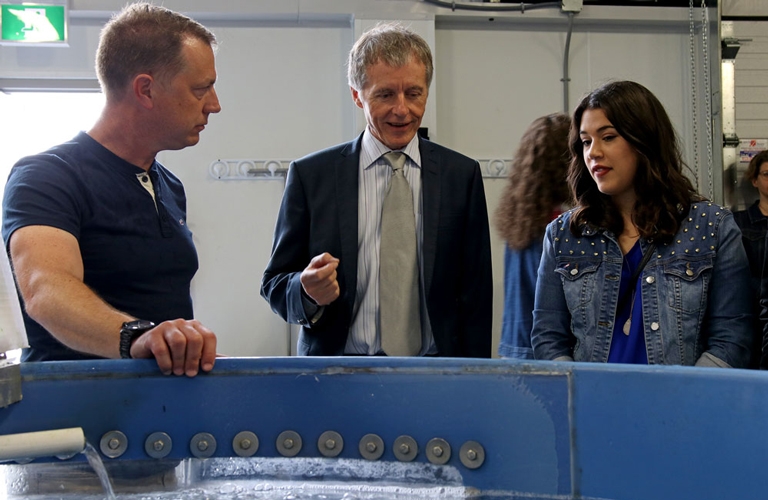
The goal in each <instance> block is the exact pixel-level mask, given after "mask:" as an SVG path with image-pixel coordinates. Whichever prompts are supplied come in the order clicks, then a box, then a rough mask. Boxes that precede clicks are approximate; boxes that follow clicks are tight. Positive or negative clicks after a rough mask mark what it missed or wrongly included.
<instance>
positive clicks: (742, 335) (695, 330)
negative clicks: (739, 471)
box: [532, 81, 752, 367]
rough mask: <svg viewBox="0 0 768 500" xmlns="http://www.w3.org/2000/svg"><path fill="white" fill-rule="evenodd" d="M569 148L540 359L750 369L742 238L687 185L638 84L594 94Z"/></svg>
mask: <svg viewBox="0 0 768 500" xmlns="http://www.w3.org/2000/svg"><path fill="white" fill-rule="evenodd" d="M570 148H571V154H572V160H571V165H570V168H569V172H568V183H569V185H570V188H571V193H572V196H573V200H574V203H575V207H574V208H573V209H572V210H570V211H568V212H566V213H565V214H563V215H561V216H560V217H558V218H557V219H555V220H554V221H552V222H551V223H550V224H549V225H548V226H547V230H546V234H545V237H544V250H543V253H542V258H541V265H540V266H539V274H538V281H537V285H536V297H535V305H534V312H533V333H532V344H533V349H534V355H535V357H536V359H544V360H555V361H570V360H575V361H594V362H615V363H638V364H645V363H648V364H677V365H697V366H711V367H715V366H717V367H745V366H747V364H748V362H749V357H750V346H751V343H752V333H751V322H752V317H751V299H750V296H749V294H750V287H749V263H748V261H747V256H746V253H745V252H744V247H743V245H742V244H741V233H740V232H739V228H738V227H737V226H736V223H735V221H734V220H733V215H732V214H731V212H729V211H728V210H726V209H724V208H723V207H720V206H718V205H715V204H713V203H711V202H709V201H706V200H704V199H703V198H702V197H701V196H700V195H699V194H697V193H696V191H695V190H694V188H693V186H692V185H691V182H690V181H689V180H688V178H687V177H686V176H685V175H684V174H683V165H684V164H683V161H682V158H681V154H680V148H679V144H678V140H677V136H676V134H675V130H674V128H673V126H672V123H671V122H670V120H669V116H668V115H667V113H666V111H665V110H664V107H663V106H662V105H661V103H660V102H659V100H658V99H657V98H656V97H655V96H654V95H653V94H652V93H651V92H650V91H649V90H648V89H646V88H645V87H643V86H642V85H640V84H638V83H635V82H629V81H619V82H612V83H607V84H605V85H603V86H601V87H599V88H598V89H596V90H594V91H593V92H591V93H589V94H588V95H587V96H585V97H584V99H583V100H582V101H581V102H580V103H579V105H578V106H577V107H576V110H575V111H574V114H573V123H572V125H571V133H570Z"/></svg>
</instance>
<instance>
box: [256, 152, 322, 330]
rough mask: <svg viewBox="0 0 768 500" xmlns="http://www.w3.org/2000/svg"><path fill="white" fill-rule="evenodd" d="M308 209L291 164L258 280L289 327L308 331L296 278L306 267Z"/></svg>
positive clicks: (300, 185)
mask: <svg viewBox="0 0 768 500" xmlns="http://www.w3.org/2000/svg"><path fill="white" fill-rule="evenodd" d="M309 218H310V214H309V209H308V206H307V198H306V195H305V192H304V186H303V184H302V180H301V175H300V173H299V169H298V167H297V166H296V164H295V162H294V163H291V166H290V167H289V169H288V174H287V177H286V180H285V191H284V193H283V200H282V202H281V204H280V211H279V212H278V215H277V223H276V224H275V233H274V238H273V241H272V255H271V257H270V259H269V262H268V263H267V268H266V269H265V270H264V275H263V276H262V280H261V296H262V297H264V298H265V299H266V300H267V302H269V306H270V307H271V308H272V310H273V311H274V312H275V313H277V314H278V315H280V317H281V318H283V319H284V320H285V321H287V322H288V323H296V324H300V325H303V326H305V327H308V326H309V325H310V321H309V318H308V317H307V314H306V312H305V311H304V306H303V304H302V298H301V281H300V280H299V277H300V276H301V272H302V271H303V270H304V268H305V267H306V266H307V265H308V264H309V261H310V258H311V257H310V255H309Z"/></svg>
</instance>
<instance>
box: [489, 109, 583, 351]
mask: <svg viewBox="0 0 768 500" xmlns="http://www.w3.org/2000/svg"><path fill="white" fill-rule="evenodd" d="M570 128H571V117H570V116H568V115H566V114H563V113H558V114H552V115H547V116H542V117H540V118H537V119H536V120H534V121H533V122H532V123H531V125H530V126H529V127H528V129H527V130H526V131H525V133H524V134H523V136H522V138H521V139H520V145H519V146H518V148H517V151H516V152H515V156H514V159H513V160H512V169H511V170H510V172H509V178H508V182H507V184H506V186H505V187H504V192H503V193H502V195H501V200H500V201H499V206H498V208H497V209H496V214H495V222H496V227H497V228H498V230H499V234H500V235H501V237H502V238H504V241H506V243H507V245H506V248H505V251H504V314H503V317H502V322H501V341H500V342H499V356H501V357H502V358H520V359H533V348H532V347H531V328H532V327H533V298H534V294H535V293H536V272H537V271H538V268H539V261H540V260H541V250H542V248H543V246H542V240H543V238H544V230H545V229H546V227H547V224H549V223H550V222H551V221H552V219H553V218H555V217H557V216H558V215H560V214H561V213H562V211H563V204H564V203H565V202H566V201H567V200H568V197H569V195H570V193H569V192H568V183H567V182H566V175H567V174H568V163H569V159H570V153H569V152H568V131H569V130H570Z"/></svg>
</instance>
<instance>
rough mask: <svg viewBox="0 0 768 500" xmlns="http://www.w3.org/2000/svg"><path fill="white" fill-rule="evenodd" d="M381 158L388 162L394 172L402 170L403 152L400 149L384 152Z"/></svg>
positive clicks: (403, 162) (403, 163)
mask: <svg viewBox="0 0 768 500" xmlns="http://www.w3.org/2000/svg"><path fill="white" fill-rule="evenodd" d="M383 158H384V161H386V162H387V163H389V166H390V167H392V170H393V171H394V172H395V173H397V172H398V171H402V170H403V167H404V166H405V153H402V152H400V151H390V152H389V153H385V154H384V155H383Z"/></svg>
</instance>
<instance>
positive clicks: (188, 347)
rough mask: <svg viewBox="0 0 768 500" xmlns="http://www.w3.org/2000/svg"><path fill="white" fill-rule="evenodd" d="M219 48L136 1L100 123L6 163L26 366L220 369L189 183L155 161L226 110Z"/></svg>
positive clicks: (102, 58)
mask: <svg viewBox="0 0 768 500" xmlns="http://www.w3.org/2000/svg"><path fill="white" fill-rule="evenodd" d="M215 43H216V39H215V37H214V35H213V33H211V32H210V31H208V30H207V29H206V28H205V27H203V26H202V25H200V24H199V23H197V22H195V21H193V20H192V19H189V18H188V17H185V16H183V15H180V14H178V13H175V12H173V11H170V10H168V9H165V8H163V7H158V6H155V5H151V4H148V3H135V4H132V5H128V6H127V7H125V8H124V9H123V10H122V11H121V12H120V13H118V14H116V15H115V16H114V17H113V18H112V19H111V20H110V21H109V22H108V23H107V24H106V26H105V27H104V29H103V30H102V32H101V37H100V40H99V46H98V49H97V54H96V70H97V73H98V77H99V81H100V83H101V87H102V91H103V92H104V94H105V96H106V104H105V106H104V109H103V111H102V114H101V116H100V118H99V119H98V120H97V122H96V124H95V125H94V126H93V128H91V129H90V130H88V132H87V133H86V132H81V133H80V134H78V135H77V136H76V137H74V138H73V139H72V140H71V141H69V142H66V143H64V144H60V145H58V146H54V147H53V148H51V149H49V150H48V151H46V152H44V153H41V154H38V155H34V156H29V157H26V158H22V159H21V160H19V161H18V162H17V163H16V165H15V166H14V167H13V169H12V170H11V173H10V175H9V177H8V183H7V185H6V188H5V198H4V200H3V226H2V235H3V239H4V241H5V245H6V249H7V250H8V252H9V255H10V257H11V262H12V265H13V269H14V272H15V277H16V281H17V284H18V288H19V292H20V298H21V301H22V303H23V306H24V311H23V314H24V322H25V325H26V329H27V335H28V338H29V343H30V348H29V349H26V350H25V352H24V353H23V354H22V360H23V361H47V360H75V359H92V358H120V357H123V358H129V357H133V358H151V357H154V358H155V360H156V361H157V364H158V366H159V368H160V370H161V371H162V372H163V373H165V374H170V373H173V374H175V375H183V374H186V375H188V376H194V375H196V374H197V373H198V372H199V370H201V369H202V370H203V371H209V370H211V369H212V368H213V364H214V359H215V356H216V336H215V335H214V333H213V332H211V331H210V330H209V329H208V328H206V327H205V326H203V325H202V324H200V323H199V322H198V321H196V320H194V319H193V313H192V299H191V295H190V282H191V280H192V277H193V276H194V274H195V272H196V271H197V266H198V260H197V252H196V251H195V246H194V243H193V242H192V233H191V232H190V230H189V226H188V225H187V220H186V219H187V216H186V197H185V194H184V188H183V186H182V185H181V182H180V181H179V179H178V178H176V177H175V176H174V175H173V174H172V173H171V172H170V171H168V170H167V169H166V168H164V167H163V166H162V165H160V164H159V163H158V162H157V161H156V160H155V156H156V155H157V153H158V152H160V151H163V150H177V149H182V148H186V147H188V146H193V145H195V144H197V142H198V141H199V140H200V132H202V130H203V129H204V128H205V126H206V124H207V123H208V118H209V115H210V114H211V113H218V112H219V111H220V110H221V106H220V105H219V100H218V97H217V95H216V91H215V90H214V83H215V81H216V69H215V64H214V53H213V48H214V46H215Z"/></svg>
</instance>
